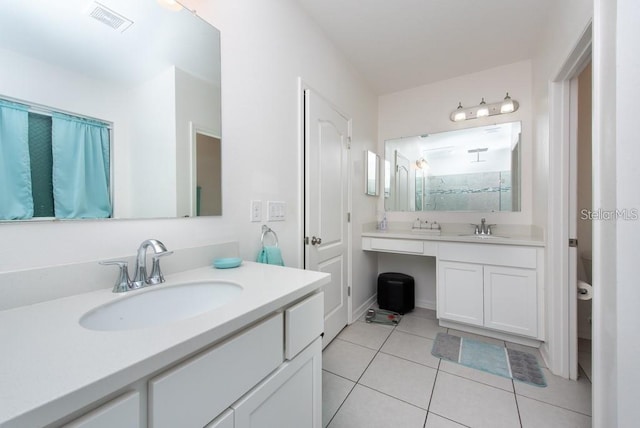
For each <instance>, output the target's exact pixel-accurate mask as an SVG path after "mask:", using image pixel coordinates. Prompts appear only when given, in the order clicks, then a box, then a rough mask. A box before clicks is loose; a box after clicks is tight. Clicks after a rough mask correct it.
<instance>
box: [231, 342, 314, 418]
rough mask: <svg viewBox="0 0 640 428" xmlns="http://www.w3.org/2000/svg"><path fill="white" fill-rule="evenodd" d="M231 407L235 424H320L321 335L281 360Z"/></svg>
mask: <svg viewBox="0 0 640 428" xmlns="http://www.w3.org/2000/svg"><path fill="white" fill-rule="evenodd" d="M231 407H232V408H233V409H234V418H235V428H249V427H251V428H265V427H278V428H321V427H322V341H321V339H320V338H318V339H316V340H315V341H314V342H313V343H312V344H311V345H309V346H308V347H307V348H306V349H305V350H304V351H302V352H301V353H300V354H298V356H296V357H295V358H294V359H293V360H290V361H287V362H285V363H284V364H282V365H281V366H280V367H279V368H278V370H276V371H275V372H274V373H272V374H271V375H270V376H269V377H268V378H266V379H265V380H264V381H262V382H261V383H260V384H259V385H258V386H256V387H255V388H254V389H253V390H251V391H250V392H249V393H247V395H245V396H244V397H243V398H242V399H240V400H239V401H238V402H236V403H235V404H233V405H232V406H231Z"/></svg>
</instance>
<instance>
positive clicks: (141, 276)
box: [131, 239, 173, 289]
mask: <svg viewBox="0 0 640 428" xmlns="http://www.w3.org/2000/svg"><path fill="white" fill-rule="evenodd" d="M149 247H151V249H152V250H153V256H152V257H153V265H152V268H151V276H147V249H148V248H149ZM170 254H173V251H167V247H165V246H164V244H163V243H162V242H160V241H158V240H157V239H147V240H146V241H143V242H142V244H140V247H138V255H137V256H136V270H135V272H136V273H135V277H134V278H133V281H131V288H134V289H135V288H142V287H146V286H147V285H153V284H159V283H161V282H164V276H163V275H162V271H160V260H159V259H160V257H163V256H168V255H170Z"/></svg>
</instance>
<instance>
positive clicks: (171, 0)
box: [158, 0, 182, 12]
mask: <svg viewBox="0 0 640 428" xmlns="http://www.w3.org/2000/svg"><path fill="white" fill-rule="evenodd" d="M158 3H160V6H162V7H164V8H165V9H169V10H172V11H174V12H177V11H179V10H182V5H181V4H180V3H178V2H177V1H176V0H158Z"/></svg>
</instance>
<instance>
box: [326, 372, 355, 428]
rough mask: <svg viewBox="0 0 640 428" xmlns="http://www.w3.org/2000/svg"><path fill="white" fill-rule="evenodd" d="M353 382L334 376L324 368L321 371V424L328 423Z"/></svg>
mask: <svg viewBox="0 0 640 428" xmlns="http://www.w3.org/2000/svg"><path fill="white" fill-rule="evenodd" d="M354 385H355V382H351V381H350V380H347V379H345V378H343V377H340V376H336V375H334V374H333V373H329V372H328V371H326V370H323V371H322V426H323V427H326V426H327V425H329V421H331V418H333V415H335V414H336V411H337V410H338V408H339V407H340V405H341V404H342V403H343V402H344V400H345V398H347V395H349V392H351V390H352V389H353V387H354Z"/></svg>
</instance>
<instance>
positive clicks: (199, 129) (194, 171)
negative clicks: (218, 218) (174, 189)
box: [189, 121, 222, 217]
mask: <svg viewBox="0 0 640 428" xmlns="http://www.w3.org/2000/svg"><path fill="white" fill-rule="evenodd" d="M198 134H200V135H206V136H208V137H212V138H217V139H218V140H220V141H222V137H221V136H220V134H219V133H218V132H215V131H214V130H213V129H211V128H210V127H207V126H203V125H201V124H199V123H197V122H193V121H189V168H190V170H191V171H190V172H191V174H190V177H189V216H190V217H196V184H197V181H198V180H197V176H198V168H197V156H196V154H197V139H198ZM220 155H221V156H222V153H221V154H220ZM220 175H221V176H222V171H220ZM220 215H222V213H221V214H220Z"/></svg>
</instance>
